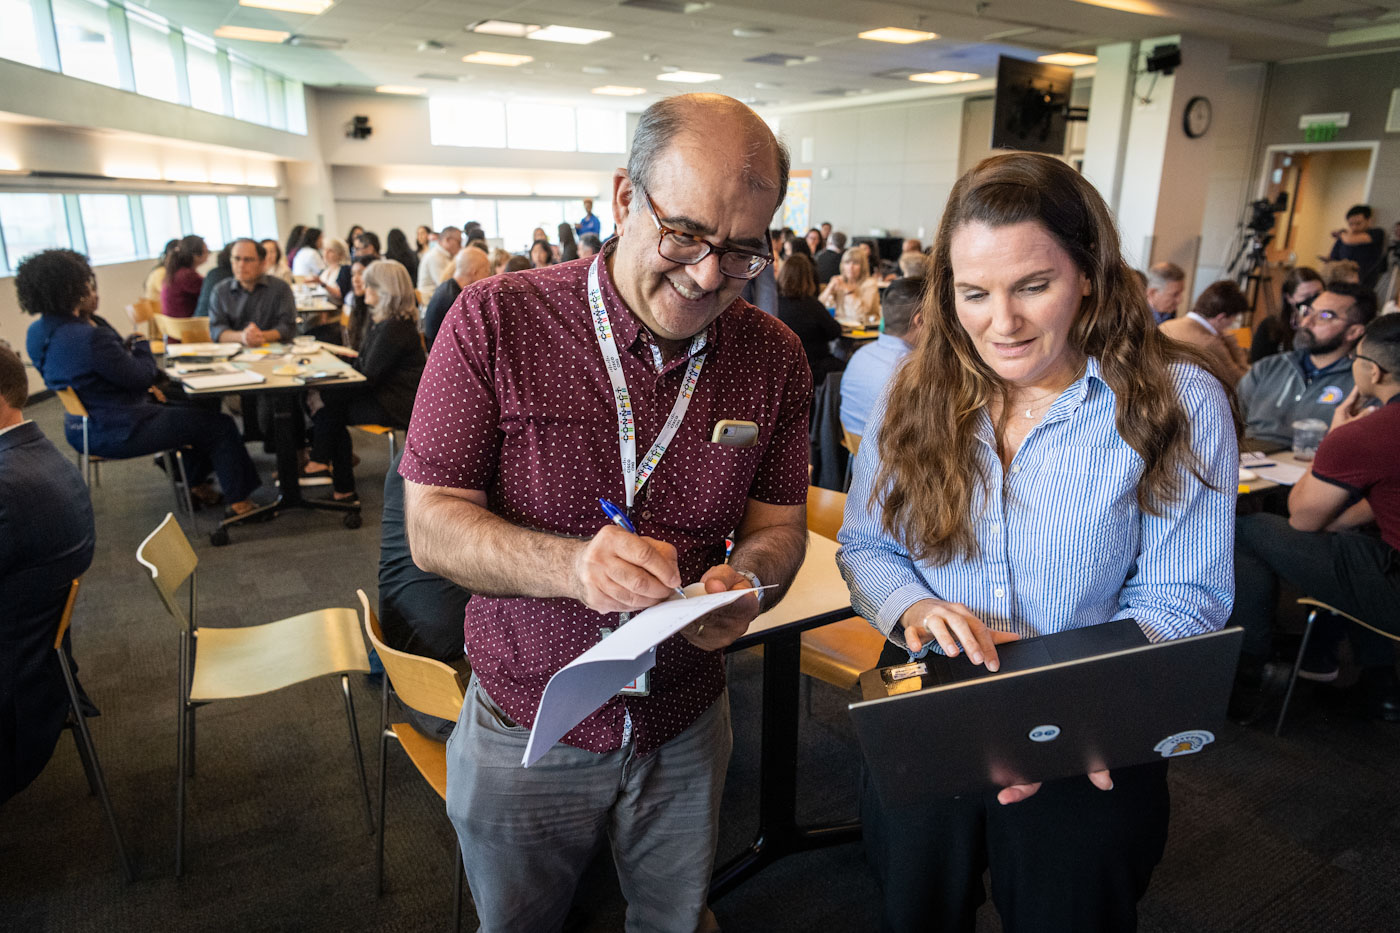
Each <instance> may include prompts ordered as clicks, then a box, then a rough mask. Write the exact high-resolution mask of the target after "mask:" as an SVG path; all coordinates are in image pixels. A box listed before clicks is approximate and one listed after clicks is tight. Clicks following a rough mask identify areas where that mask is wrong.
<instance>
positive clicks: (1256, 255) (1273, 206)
mask: <svg viewBox="0 0 1400 933" xmlns="http://www.w3.org/2000/svg"><path fill="white" fill-rule="evenodd" d="M1247 210H1248V214H1249V216H1248V217H1247V219H1246V220H1245V221H1244V223H1242V224H1240V228H1241V229H1240V233H1239V238H1238V241H1237V245H1236V247H1235V248H1234V259H1233V260H1232V261H1231V262H1230V265H1229V266H1228V268H1229V275H1230V277H1231V278H1232V279H1234V280H1235V284H1237V285H1238V286H1239V287H1240V291H1242V292H1244V293H1245V295H1246V297H1247V298H1248V299H1249V307H1250V311H1251V312H1252V311H1253V310H1254V308H1255V305H1257V304H1258V301H1259V296H1260V295H1261V294H1262V295H1263V296H1264V302H1265V305H1266V306H1267V307H1268V310H1269V313H1271V314H1272V313H1273V310H1274V309H1273V294H1272V291H1271V290H1270V288H1269V287H1268V284H1267V283H1268V280H1269V278H1270V276H1269V261H1268V259H1267V258H1266V256H1265V253H1264V248H1265V247H1267V246H1268V245H1269V242H1270V241H1271V240H1272V239H1273V238H1274V235H1273V234H1272V233H1270V232H1269V231H1271V230H1273V229H1274V215H1275V214H1278V213H1280V212H1282V211H1286V210H1288V194H1287V192H1284V191H1280V192H1279V193H1278V197H1276V198H1275V199H1274V200H1272V201H1270V200H1268V199H1266V198H1260V199H1259V200H1257V201H1252V202H1250V205H1249V207H1248V209H1247ZM1251 286H1252V287H1251Z"/></svg>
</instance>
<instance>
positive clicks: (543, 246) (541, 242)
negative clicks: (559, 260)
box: [530, 237, 554, 269]
mask: <svg viewBox="0 0 1400 933" xmlns="http://www.w3.org/2000/svg"><path fill="white" fill-rule="evenodd" d="M553 262H554V252H553V251H552V250H551V249H550V246H549V241H548V240H546V239H545V238H544V237H539V238H538V239H536V240H535V242H534V243H532V244H530V265H531V267H532V268H535V269H543V268H544V267H545V266H548V265H552V264H553Z"/></svg>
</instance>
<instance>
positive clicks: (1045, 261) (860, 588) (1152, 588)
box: [838, 153, 1238, 933]
mask: <svg viewBox="0 0 1400 933" xmlns="http://www.w3.org/2000/svg"><path fill="white" fill-rule="evenodd" d="M923 319H924V321H925V324H924V328H923V332H922V333H920V334H918V335H916V339H917V345H916V347H915V349H914V351H913V352H912V353H911V354H910V356H909V358H908V360H907V361H906V363H905V365H904V366H903V367H902V369H901V370H900V371H899V373H898V375H897V376H896V378H895V379H894V380H893V382H892V384H891V386H890V388H889V390H888V392H887V393H886V396H885V398H884V399H882V401H881V403H880V404H879V405H878V406H877V407H876V409H875V411H874V412H873V413H872V416H871V420H870V423H869V426H868V428H867V434H866V439H865V441H864V442H863V443H862V444H861V448H860V455H859V457H858V458H857V460H856V469H855V483H854V486H853V487H852V489H851V494H850V497H849V498H848V500H847V507H846V516H845V525H844V527H843V528H842V530H841V533H840V536H839V537H840V541H841V545H842V547H841V551H840V553H839V555H838V562H839V563H840V565H841V571H842V573H843V575H844V576H845V578H846V582H847V584H848V585H849V586H850V589H851V599H852V604H853V605H854V606H855V608H856V609H857V611H859V612H860V613H861V615H863V616H864V617H865V618H867V619H869V620H870V621H871V624H873V625H874V626H875V627H876V628H878V629H879V630H880V631H881V633H883V634H884V635H885V636H886V637H887V638H888V639H889V641H890V644H888V645H887V646H886V648H887V649H888V650H887V652H886V655H885V656H884V657H882V663H895V662H897V661H901V660H905V659H906V658H907V657H908V655H906V654H905V651H906V650H907V651H908V653H909V654H910V655H913V654H921V653H922V652H924V651H925V650H933V651H938V652H941V653H944V654H947V655H950V656H952V655H959V654H963V655H966V657H967V659H968V661H969V662H970V663H973V664H985V665H986V667H987V668H988V669H990V670H996V669H997V652H996V646H997V645H998V644H1000V643H1003V642H1006V641H1010V640H1013V639H1017V638H1023V637H1030V636H1034V635H1043V634H1049V633H1052V632H1058V631H1064V630H1066V629H1071V628H1077V627H1081V626H1086V625H1095V624H1099V623H1103V622H1108V621H1110V620H1113V619H1119V618H1132V619H1135V620H1136V621H1137V623H1138V624H1139V625H1140V626H1141V627H1142V630H1143V632H1144V633H1145V634H1146V635H1147V637H1148V638H1149V639H1151V640H1153V641H1157V640H1162V639H1168V638H1178V637H1181V636H1185V635H1191V634H1197V633H1200V632H1205V631H1211V630H1214V629H1218V628H1221V627H1222V626H1223V625H1224V624H1225V620H1226V619H1227V617H1228V616H1229V613H1230V605H1231V602H1232V600H1233V595H1234V594H1233V578H1232V542H1233V539H1234V503H1235V494H1234V484H1235V482H1236V480H1235V470H1236V467H1237V462H1238V449H1237V443H1236V435H1235V429H1234V419H1233V418H1232V412H1231V406H1230V402H1229V400H1228V397H1227V394H1226V390H1225V389H1224V388H1223V387H1222V386H1221V385H1220V384H1219V383H1218V382H1217V381H1216V380H1215V379H1214V378H1213V377H1211V376H1210V375H1208V373H1207V371H1206V370H1205V369H1204V367H1203V366H1202V363H1203V362H1204V360H1203V359H1202V358H1201V357H1200V356H1199V355H1198V354H1197V353H1195V352H1194V351H1192V350H1191V349H1189V348H1185V347H1181V346H1179V345H1174V344H1173V343H1172V342H1171V341H1169V340H1167V339H1165V338H1164V337H1162V336H1161V335H1160V334H1159V333H1158V332H1157V329H1156V328H1155V327H1154V326H1153V323H1152V316H1151V313H1150V311H1149V310H1148V307H1147V304H1146V299H1145V297H1144V296H1143V293H1142V290H1141V288H1140V286H1139V285H1138V284H1137V280H1136V278H1135V277H1134V275H1133V273H1132V270H1131V269H1130V268H1129V267H1128V266H1127V264H1125V263H1124V261H1123V259H1122V255H1121V252H1120V249H1119V243H1118V236H1117V232H1116V231H1115V229H1114V224H1113V219H1112V216H1111V215H1110V214H1109V211H1108V208H1107V206H1106V205H1105V204H1104V203H1103V200H1102V199H1101V198H1100V197H1099V195H1098V193H1097V192H1096V191H1095V190H1094V188H1093V187H1092V186H1091V185H1090V184H1089V183H1088V182H1087V181H1085V180H1084V178H1083V177H1082V176H1080V175H1079V174H1078V173H1077V172H1075V171H1074V170H1073V169H1071V168H1070V167H1069V166H1067V165H1066V164H1065V163H1063V162H1061V161H1059V160H1057V159H1053V158H1050V157H1047V156H1040V155H1034V154H1030V153H1007V154H1003V155H997V156H993V157H992V158H989V159H987V160H985V161H984V162H982V163H981V164H979V165H978V166H977V167H976V168H974V169H973V170H972V171H971V172H969V173H968V174H967V175H965V176H964V177H963V178H962V179H960V180H959V181H958V183H957V184H956V185H955V186H954V188H953V191H952V193H951V195H950V197H949V201H948V206H947V208H946V210H945V212H944V214H943V219H942V222H941V224H940V227H939V231H938V238H937V242H936V243H935V246H934V251H933V256H932V258H931V260H930V265H929V288H928V292H927V294H926V295H925V300H924V308H923ZM862 815H863V818H864V822H865V827H866V831H865V838H866V840H867V846H868V849H869V852H870V856H871V862H872V865H873V866H874V868H875V871H876V873H877V874H878V875H879V876H880V881H881V884H882V887H883V891H884V900H883V914H884V919H883V928H884V929H886V930H916V929H917V930H925V929H939V930H967V931H970V930H972V929H973V928H974V926H975V914H976V910H977V907H978V905H979V904H981V903H982V901H983V900H984V899H985V892H984V891H983V887H982V873H983V871H984V870H985V869H986V868H987V866H988V865H990V866H991V869H992V898H993V901H994V903H995V904H996V906H997V909H998V912H999V913H1000V914H1001V918H1002V923H1003V927H1004V929H1006V930H1008V931H1014V930H1028V929H1034V930H1066V931H1069V930H1073V931H1076V933H1082V931H1093V930H1115V931H1116V930H1125V929H1132V928H1133V927H1134V926H1135V925H1136V913H1137V909H1136V904H1137V901H1138V899H1139V898H1140V897H1141V896H1142V894H1143V893H1144V892H1145V891H1146V888H1147V883H1148V880H1149V879H1150V877H1151V874H1152V870H1153V868H1154V867H1155V865H1156V863H1157V862H1158V861H1159V860H1160V858H1161V855H1162V850H1163V847H1164V845H1165V843H1166V833H1167V817H1168V797H1167V784H1166V764H1165V762H1163V763H1161V764H1150V765H1144V766H1139V767H1135V768H1126V769H1118V770H1115V771H1114V772H1113V773H1112V774H1109V772H1107V771H1099V772H1095V773H1093V774H1090V775H1088V776H1087V779H1086V778H1084V777H1079V778H1068V779H1064V780H1058V781H1048V782H1045V784H1044V785H1043V786H1042V785H1041V784H1019V785H1013V786H1010V787H1006V788H1003V789H1002V790H1001V791H1000V792H999V793H988V794H969V795H964V796H962V797H957V798H953V799H948V800H935V801H930V802H928V803H926V804H925V805H924V806H921V807H919V808H917V809H916V810H907V811H906V810H901V811H886V810H883V809H882V808H881V805H880V802H879V800H878V798H877V797H875V795H874V794H873V792H869V791H868V792H867V794H866V796H865V799H864V801H863V807H862Z"/></svg>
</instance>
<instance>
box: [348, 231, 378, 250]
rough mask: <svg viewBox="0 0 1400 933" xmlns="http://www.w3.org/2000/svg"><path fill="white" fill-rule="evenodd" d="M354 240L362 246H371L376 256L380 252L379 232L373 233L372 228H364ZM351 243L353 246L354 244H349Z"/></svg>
mask: <svg viewBox="0 0 1400 933" xmlns="http://www.w3.org/2000/svg"><path fill="white" fill-rule="evenodd" d="M355 242H356V243H359V244H360V245H362V246H369V247H373V248H374V255H376V256H378V255H379V254H380V253H379V234H377V233H375V232H374V231H372V230H365V231H364V232H362V233H361V234H360V235H359V236H357V237H355ZM351 245H352V246H353V245H354V244H351Z"/></svg>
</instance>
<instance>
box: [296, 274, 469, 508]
mask: <svg viewBox="0 0 1400 933" xmlns="http://www.w3.org/2000/svg"><path fill="white" fill-rule="evenodd" d="M473 252H475V250H473ZM365 304H366V305H367V306H368V307H369V308H370V309H371V311H372V314H373V319H372V323H371V324H370V326H369V330H368V331H367V332H366V333H365V336H364V340H363V341H362V343H361V345H360V347H359V348H358V349H359V351H360V355H359V356H357V357H356V358H355V360H354V365H355V368H356V369H358V370H359V371H360V373H361V374H362V375H364V377H365V379H367V380H368V382H363V383H358V384H356V385H353V386H347V387H346V388H343V389H336V390H334V391H330V392H324V393H316V394H317V395H318V396H319V398H320V404H319V406H318V405H317V403H316V402H314V401H309V404H310V407H311V408H312V413H311V460H310V461H309V462H308V463H307V464H306V468H305V470H304V471H303V472H304V475H306V476H317V475H320V476H324V475H326V473H327V472H329V473H330V475H331V481H332V484H333V486H334V493H333V494H334V496H335V498H336V499H337V500H340V501H346V500H352V499H356V498H358V495H357V494H356V492H355V472H354V449H353V447H352V446H351V443H350V432H349V431H348V430H347V428H348V426H349V425H352V424H382V425H386V426H388V427H393V428H405V429H406V428H407V427H408V419H409V416H410V415H411V414H413V396H414V395H415V394H416V393H417V391H418V380H419V379H421V378H422V376H423V364H424V363H425V362H426V361H427V357H426V355H425V354H424V353H423V343H422V341H421V340H420V339H419V337H418V301H417V298H416V297H415V296H414V294H413V280H412V279H410V278H409V277H408V270H406V269H405V268H404V267H403V266H401V265H399V264H398V263H397V262H394V261H393V260H392V259H385V260H380V261H379V262H376V263H373V264H371V265H370V267H369V268H368V269H366V270H365Z"/></svg>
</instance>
